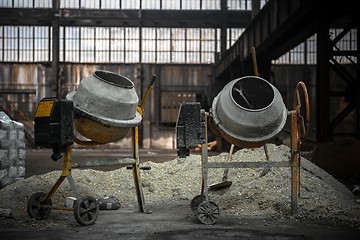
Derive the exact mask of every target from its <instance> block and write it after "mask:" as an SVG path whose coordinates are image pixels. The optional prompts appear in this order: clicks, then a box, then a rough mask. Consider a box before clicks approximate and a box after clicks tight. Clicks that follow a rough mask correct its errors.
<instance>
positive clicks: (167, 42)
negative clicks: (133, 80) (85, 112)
mask: <svg viewBox="0 0 360 240" xmlns="http://www.w3.org/2000/svg"><path fill="white" fill-rule="evenodd" d="M51 31H52V28H51V27H35V26H30V27H29V26H0V61H3V62H39V61H51V59H52V55H51V49H52V43H51V41H52V32H51ZM241 32H242V30H240V29H229V30H228V36H229V40H228V43H227V46H231V45H232V44H233V43H234V42H235V41H236V39H237V38H238V37H239V36H240V34H241ZM59 35H60V39H59V43H60V54H59V58H60V61H62V62H97V63H108V62H119V63H137V62H144V63H214V62H215V54H216V53H218V52H219V51H220V30H219V29H200V28H196V29H193V28H141V29H140V28H136V27H134V28H130V27H129V28H123V27H121V28H119V27H105V28H98V27H60V34H59Z"/></svg>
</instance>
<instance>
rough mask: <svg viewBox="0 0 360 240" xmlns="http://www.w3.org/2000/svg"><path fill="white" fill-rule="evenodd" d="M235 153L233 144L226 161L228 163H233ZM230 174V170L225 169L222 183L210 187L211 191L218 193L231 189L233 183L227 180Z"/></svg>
mask: <svg viewBox="0 0 360 240" xmlns="http://www.w3.org/2000/svg"><path fill="white" fill-rule="evenodd" d="M233 151H234V144H231V147H230V151H229V155H228V158H227V159H226V162H231V159H232V154H233ZM228 172H229V168H225V169H224V175H223V178H222V182H220V183H216V184H213V185H210V187H209V190H210V191H216V190H220V189H223V188H226V187H230V186H231V184H232V182H231V181H228V180H227V176H228Z"/></svg>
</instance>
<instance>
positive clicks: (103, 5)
mask: <svg viewBox="0 0 360 240" xmlns="http://www.w3.org/2000/svg"><path fill="white" fill-rule="evenodd" d="M52 2H53V1H52V0H2V1H0V7H6V8H52ZM251 2H252V0H227V7H228V9H230V10H251ZM266 2H267V0H261V5H262V6H263V5H264V4H265V3H266ZM220 4H221V0H60V8H81V9H173V10H180V9H184V10H185V9H188V10H192V9H194V10H219V9H220V8H221V7H220Z"/></svg>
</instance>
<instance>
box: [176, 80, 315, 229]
mask: <svg viewBox="0 0 360 240" xmlns="http://www.w3.org/2000/svg"><path fill="white" fill-rule="evenodd" d="M301 89H302V90H303V93H304V94H303V95H304V97H305V107H306V117H305V120H304V118H303V117H302V116H301V115H300V107H301V99H300V98H301V97H300V96H301V95H300V92H299V91H300V90H301ZM200 106H201V105H200V103H199V102H189V103H183V104H182V105H181V106H180V110H179V115H178V119H177V124H176V135H177V149H178V156H179V157H186V156H188V155H189V153H190V149H191V148H195V147H196V146H198V145H199V144H201V150H202V154H201V158H202V186H201V194H200V195H198V196H196V197H194V199H193V200H192V201H191V210H192V212H193V213H194V215H195V216H197V218H198V219H199V220H200V222H202V223H204V224H214V223H216V222H217V220H218V217H219V213H220V210H219V207H218V205H217V204H216V203H214V202H213V201H210V199H209V196H208V191H209V186H208V171H209V168H224V169H226V170H227V169H229V168H256V167H258V168H260V167H261V168H271V167H290V168H291V213H292V214H295V213H296V211H297V199H298V196H299V194H300V144H301V140H304V139H306V137H307V131H308V129H309V122H310V111H309V100H308V93H307V89H306V86H305V84H304V83H303V82H299V83H298V84H297V86H296V89H295V95H294V105H293V110H291V111H287V110H286V107H285V104H284V103H283V100H282V97H281V95H280V93H279V91H278V90H277V89H276V88H275V87H274V86H273V85H272V84H271V83H269V82H268V81H266V80H265V79H263V78H261V77H258V76H245V77H242V78H238V79H234V80H232V81H231V82H229V83H228V84H227V85H226V86H225V87H224V88H223V89H222V90H221V91H220V92H219V94H218V95H217V96H216V97H215V98H214V100H213V102H212V106H211V108H210V111H209V112H206V111H205V110H204V109H201V107H200ZM287 116H290V121H291V160H290V161H284V162H279V161H273V162H271V161H266V162H259V161H257V162H230V161H227V162H209V161H208V148H207V147H208V129H211V130H212V131H213V132H214V133H215V134H219V135H221V136H222V137H223V138H224V139H225V140H227V141H228V142H229V143H231V144H232V148H231V150H230V153H229V155H230V156H231V154H232V149H233V146H238V147H240V148H257V147H261V146H265V145H266V143H268V142H269V141H270V139H272V138H273V137H274V136H276V135H277V134H278V133H279V132H280V131H281V130H282V129H283V128H284V125H285V123H286V120H287ZM300 129H302V130H303V131H302V132H300ZM264 149H265V150H266V148H264ZM265 154H267V153H265Z"/></svg>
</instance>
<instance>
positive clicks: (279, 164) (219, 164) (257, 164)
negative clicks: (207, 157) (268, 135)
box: [207, 161, 291, 168]
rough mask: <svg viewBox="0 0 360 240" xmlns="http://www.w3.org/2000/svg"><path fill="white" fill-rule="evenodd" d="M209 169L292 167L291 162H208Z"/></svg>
mask: <svg viewBox="0 0 360 240" xmlns="http://www.w3.org/2000/svg"><path fill="white" fill-rule="evenodd" d="M207 165H208V167H209V168H261V167H290V166H291V161H281V162H228V163H227V162H208V163H207Z"/></svg>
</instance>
